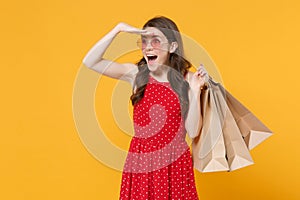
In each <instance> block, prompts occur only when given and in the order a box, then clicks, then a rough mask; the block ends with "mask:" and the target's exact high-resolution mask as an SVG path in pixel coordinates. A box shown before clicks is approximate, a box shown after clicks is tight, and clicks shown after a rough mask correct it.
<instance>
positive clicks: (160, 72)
mask: <svg viewBox="0 0 300 200" xmlns="http://www.w3.org/2000/svg"><path fill="white" fill-rule="evenodd" d="M168 71H169V67H167V68H159V69H157V70H156V71H150V74H151V75H152V76H154V77H155V78H156V79H157V80H159V81H168Z"/></svg>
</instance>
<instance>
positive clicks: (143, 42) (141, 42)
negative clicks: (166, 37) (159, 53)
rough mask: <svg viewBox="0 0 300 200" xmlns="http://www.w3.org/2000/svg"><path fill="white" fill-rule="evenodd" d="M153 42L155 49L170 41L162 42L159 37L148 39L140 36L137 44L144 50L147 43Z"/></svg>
mask: <svg viewBox="0 0 300 200" xmlns="http://www.w3.org/2000/svg"><path fill="white" fill-rule="evenodd" d="M149 42H150V44H151V46H152V47H153V48H154V49H160V48H161V47H162V45H163V44H167V43H168V42H161V41H160V40H159V39H158V38H152V39H150V40H147V39H145V38H142V39H141V38H139V39H138V41H137V46H138V47H139V48H140V49H142V50H144V49H146V47H147V45H148V44H149Z"/></svg>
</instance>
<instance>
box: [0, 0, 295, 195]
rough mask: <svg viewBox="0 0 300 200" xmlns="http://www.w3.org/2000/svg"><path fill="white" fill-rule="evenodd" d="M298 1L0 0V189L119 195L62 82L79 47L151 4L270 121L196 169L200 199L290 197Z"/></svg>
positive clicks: (73, 69) (68, 81)
mask: <svg viewBox="0 0 300 200" xmlns="http://www.w3.org/2000/svg"><path fill="white" fill-rule="evenodd" d="M299 10H300V3H299V2H298V1H296V0H294V1H292V0H272V1H271V0H268V1H259V0H252V1H239V0H227V1H221V0H219V1H215V0H207V1H203V0H200V1H199V0H198V1H196V0H195V1H192V0H185V1H182V2H180V3H178V2H176V1H174V0H173V1H154V0H152V1H130V2H129V1H123V0H119V1H105V2H104V1H99V0H97V1H90V0H86V1H69V0H68V1H67V0H51V1H50V0H48V1H37V0H36V1H34V0H28V1H5V2H1V7H0V11H1V12H0V20H1V33H0V34H1V37H0V40H1V54H0V55H1V63H2V64H1V73H0V76H1V77H0V92H1V104H0V105H1V127H0V130H1V139H0V156H1V157H0V158H1V164H0V180H1V182H0V184H1V186H0V199H26V200H34V199H43V200H48V199H49V200H50V199H51V200H53V199H73V200H75V199H89V200H93V199H95V200H96V199H97V200H99V199H101V200H102V199H104V200H106V199H109V200H110V199H112V200H113V199H117V198H118V194H119V189H120V188H119V186H120V180H121V172H119V171H116V170H113V169H110V168H109V167H106V166H105V165H103V164H101V163H100V162H99V161H98V160H96V159H95V158H94V157H93V156H92V155H91V154H89V153H88V151H87V150H86V149H85V147H84V146H83V144H82V143H81V141H80V139H79V136H78V133H77V131H76V128H75V125H74V120H73V114H72V91H73V84H74V81H75V78H76V74H77V71H78V69H79V67H80V64H81V61H82V59H83V57H84V55H85V54H86V53H87V51H88V50H89V48H91V46H92V45H93V44H94V43H95V42H96V41H97V40H98V39H100V38H101V37H102V36H103V35H104V34H105V33H107V31H109V30H110V29H111V28H113V26H114V25H115V24H116V23H117V22H119V21H124V22H127V23H129V24H131V25H134V26H139V27H141V26H142V25H143V23H144V22H145V21H146V20H148V19H150V18H152V17H154V16H156V15H165V16H167V17H170V18H172V19H173V20H174V21H175V22H176V23H177V25H178V26H179V28H180V30H181V31H182V32H183V33H184V34H186V35H189V36H190V37H192V38H193V39H195V40H196V41H197V42H199V43H200V44H201V45H203V47H204V48H205V49H206V50H207V52H208V53H209V54H210V55H211V57H212V59H213V60H214V61H215V63H216V64H217V66H218V68H219V70H220V73H221V75H222V78H223V81H224V84H225V86H226V88H227V89H228V90H229V91H230V92H231V93H232V94H233V95H234V96H235V97H237V98H238V99H239V100H240V101H241V102H242V103H243V104H244V105H246V106H247V107H248V108H249V109H250V110H251V111H252V112H253V113H254V114H255V115H256V116H257V117H258V118H259V119H261V120H262V121H263V122H264V123H265V124H266V125H267V126H268V127H269V128H270V129H271V130H272V131H274V135H273V136H271V137H270V138H269V139H267V140H266V141H265V142H263V143H262V144H260V145H259V146H258V147H256V148H255V149H253V150H252V151H251V155H252V156H253V159H254V162H255V164H254V165H252V166H249V167H247V168H243V169H240V170H237V171H234V172H231V173H225V172H223V173H222V172H221V173H206V174H201V173H198V172H196V179H197V190H198V193H199V196H200V199H202V200H217V199H222V200H240V199H244V200H248V199H249V200H250V199H251V200H252V199H259V200H268V199H270V200H271V199H272V200H281V199H282V200H294V199H295V200H296V199H300V194H299V192H298V191H297V190H298V189H299V179H300V173H299V166H300V160H299V155H300V148H299V146H300V145H299V143H300V136H299V135H300V126H299V125H300V120H299V114H300V106H299V102H300V94H299V91H300V84H299V82H298V80H299V72H300V70H299V67H300V63H299V52H300V43H299V40H300V39H299V35H300V31H299V24H300V21H299ZM106 81H107V84H112V83H113V82H110V80H106ZM109 89H110V88H109V87H107V88H105V87H101V88H98V89H97V94H99V93H100V92H101V90H103V91H104V92H105V91H106V90H109ZM106 92H107V91H106ZM97 98H98V99H99V98H100V96H99V95H97ZM102 103H103V104H104V103H105V101H103V102H102ZM102 107H105V105H102ZM100 108H101V104H98V105H97V109H100ZM97 112H98V115H99V118H100V117H101V116H102V117H103V113H104V114H107V116H109V115H110V113H109V110H105V112H99V111H97ZM111 119H113V118H107V121H108V122H109V123H110V124H109V125H110V126H111V128H110V130H111V132H109V133H108V134H109V135H110V137H111V138H112V140H116V138H118V135H122V132H121V131H120V130H119V129H118V128H117V127H114V126H113V124H114V123H113V121H112V120H111ZM118 143H119V145H120V146H122V145H123V147H128V141H127V140H126V141H125V140H122V141H120V140H118Z"/></svg>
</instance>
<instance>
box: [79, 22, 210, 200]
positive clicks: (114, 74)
mask: <svg viewBox="0 0 300 200" xmlns="http://www.w3.org/2000/svg"><path fill="white" fill-rule="evenodd" d="M120 32H128V33H135V34H140V35H141V39H140V41H139V42H138V44H139V46H140V48H141V50H142V53H143V58H142V59H141V60H140V61H139V62H138V63H137V64H133V63H123V64H120V63H116V62H112V61H109V60H106V59H104V58H103V54H104V53H105V51H106V49H107V48H108V46H109V45H110V44H111V42H112V40H113V39H114V37H115V36H116V35H117V34H118V33H120ZM183 56H184V52H183V46H182V39H181V36H180V34H179V30H178V28H177V26H176V24H175V23H174V22H173V21H172V20H170V19H168V18H166V17H162V16H160V17H155V18H153V19H150V20H149V21H148V22H147V23H146V24H145V25H144V26H143V29H138V28H135V27H132V26H130V25H128V24H125V23H119V24H118V25H117V26H115V27H114V28H113V29H112V30H111V31H110V32H109V33H108V34H107V35H105V36H104V37H103V38H102V39H101V40H99V41H98V42H97V43H96V44H95V45H94V46H93V48H91V50H90V51H89V52H88V53H87V55H86V56H85V58H84V60H83V63H84V64H85V65H86V66H87V67H88V68H90V69H92V70H95V71H97V72H99V73H101V74H103V75H106V76H109V77H111V78H115V79H121V80H124V81H127V82H129V83H130V84H131V85H132V87H133V93H132V96H131V101H132V104H133V106H134V111H133V112H134V113H133V121H134V130H135V135H134V137H133V138H132V140H131V143H130V148H129V152H128V156H127V159H126V163H125V166H124V170H123V174H122V183H121V191H120V199H122V200H125V199H143V200H144V199H176V200H187V199H191V200H196V199H198V195H197V191H196V186H195V179H194V172H193V162H192V157H191V153H190V149H189V147H188V145H187V143H186V141H185V134H186V132H187V133H188V135H189V137H191V138H194V137H196V136H197V135H198V133H199V132H200V129H201V126H202V116H201V114H200V113H201V110H200V105H199V102H200V94H201V89H200V88H201V87H202V86H203V85H204V83H205V82H206V81H207V80H208V78H209V76H208V74H207V71H206V70H205V68H204V67H203V66H202V65H201V66H200V67H199V68H198V70H197V71H196V72H195V73H192V72H190V71H188V69H189V68H190V67H191V64H190V63H189V62H188V61H187V60H186V59H185V58H184V57H183Z"/></svg>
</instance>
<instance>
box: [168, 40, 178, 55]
mask: <svg viewBox="0 0 300 200" xmlns="http://www.w3.org/2000/svg"><path fill="white" fill-rule="evenodd" d="M177 47H178V43H177V42H172V43H171V46H170V49H169V51H170V53H174V52H175V51H176V49H177Z"/></svg>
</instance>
